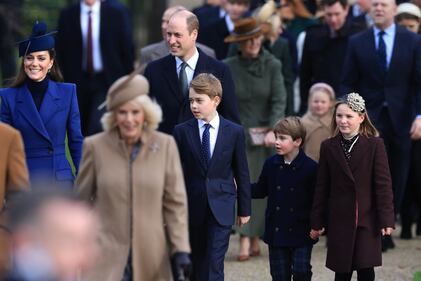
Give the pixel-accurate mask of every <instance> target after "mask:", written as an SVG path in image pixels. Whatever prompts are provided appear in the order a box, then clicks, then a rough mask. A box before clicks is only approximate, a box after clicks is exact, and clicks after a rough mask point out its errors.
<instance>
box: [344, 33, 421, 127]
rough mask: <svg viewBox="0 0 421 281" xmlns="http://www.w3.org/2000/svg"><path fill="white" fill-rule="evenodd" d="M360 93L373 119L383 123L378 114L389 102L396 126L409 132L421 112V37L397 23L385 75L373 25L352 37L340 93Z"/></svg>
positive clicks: (375, 121) (378, 123)
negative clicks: (377, 50) (377, 49)
mask: <svg viewBox="0 0 421 281" xmlns="http://www.w3.org/2000/svg"><path fill="white" fill-rule="evenodd" d="M350 92H358V93H359V94H361V96H362V97H363V98H364V99H365V102H366V108H367V111H368V113H369V116H370V118H371V119H372V121H373V122H374V124H375V125H376V126H379V125H380V126H382V125H383V124H381V120H379V115H380V112H381V109H382V107H383V105H384V104H387V107H388V109H389V114H390V117H391V120H392V125H393V128H394V129H395V132H396V133H397V134H399V135H409V130H410V126H411V124H412V121H413V119H414V118H415V115H416V114H421V37H420V36H419V35H418V34H415V33H412V32H410V31H408V30H406V29H405V28H403V27H401V26H398V25H397V26H396V35H395V41H394V47H393V53H392V58H391V61H390V64H389V68H388V71H387V73H386V75H385V76H384V75H383V74H382V69H381V66H380V62H379V60H378V56H377V53H376V46H375V41H374V31H373V28H370V29H368V30H367V31H364V32H361V33H358V34H356V35H354V36H352V37H351V38H350V40H349V44H348V51H347V55H346V59H345V64H344V72H343V79H342V85H341V95H345V94H348V93H350Z"/></svg>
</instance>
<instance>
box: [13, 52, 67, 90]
mask: <svg viewBox="0 0 421 281" xmlns="http://www.w3.org/2000/svg"><path fill="white" fill-rule="evenodd" d="M48 53H49V55H50V58H51V59H53V60H54V63H53V66H52V67H51V70H50V72H49V73H48V75H49V77H50V79H51V80H53V81H56V82H63V80H64V79H63V75H62V74H61V71H60V68H59V66H58V63H57V60H56V51H55V50H54V49H51V50H48ZM24 59H25V58H24V57H23V58H22V61H21V65H20V69H19V73H18V75H17V76H16V77H15V79H14V80H13V82H11V83H10V85H9V87H11V88H17V87H20V86H22V85H23V84H24V83H25V80H26V78H27V77H28V76H27V75H26V73H25V70H24V66H23V60H24Z"/></svg>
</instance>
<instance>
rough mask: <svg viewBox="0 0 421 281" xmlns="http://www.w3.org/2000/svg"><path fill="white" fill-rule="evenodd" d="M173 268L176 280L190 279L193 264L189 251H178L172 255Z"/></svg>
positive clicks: (184, 280)
mask: <svg viewBox="0 0 421 281" xmlns="http://www.w3.org/2000/svg"><path fill="white" fill-rule="evenodd" d="M171 268H172V273H173V277H174V281H186V280H189V278H190V274H191V270H192V265H191V261H190V258H189V254H188V253H184V252H177V253H175V254H174V255H173V256H172V257H171Z"/></svg>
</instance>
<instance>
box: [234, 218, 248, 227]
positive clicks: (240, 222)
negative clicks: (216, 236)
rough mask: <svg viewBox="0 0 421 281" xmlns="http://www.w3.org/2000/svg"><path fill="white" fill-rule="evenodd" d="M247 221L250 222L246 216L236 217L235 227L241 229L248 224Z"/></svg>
mask: <svg viewBox="0 0 421 281" xmlns="http://www.w3.org/2000/svg"><path fill="white" fill-rule="evenodd" d="M249 220H250V216H248V217H241V216H238V217H237V225H238V226H239V227H242V226H243V225H245V224H246V223H248V222H249Z"/></svg>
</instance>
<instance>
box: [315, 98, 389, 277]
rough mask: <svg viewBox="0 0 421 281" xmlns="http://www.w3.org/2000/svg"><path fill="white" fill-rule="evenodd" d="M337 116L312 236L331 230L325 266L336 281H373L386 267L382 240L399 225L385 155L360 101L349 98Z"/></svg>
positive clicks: (326, 146) (325, 150) (323, 157)
mask: <svg viewBox="0 0 421 281" xmlns="http://www.w3.org/2000/svg"><path fill="white" fill-rule="evenodd" d="M333 116H334V118H333V119H332V132H333V136H334V137H332V138H330V139H327V140H326V141H324V142H323V143H322V145H321V149H320V162H319V171H318V178H317V184H316V191H315V196H314V201H313V209H312V214H311V229H312V230H311V232H310V236H311V238H313V239H316V238H318V237H319V236H320V235H321V234H322V233H323V232H324V230H325V228H326V229H327V230H328V244H327V248H328V250H327V260H326V266H327V267H328V268H329V269H331V270H333V271H335V273H336V274H335V281H341V280H351V277H352V272H353V270H357V272H358V280H360V281H361V280H364V281H366V280H367V281H368V280H370V281H371V280H374V267H375V266H380V265H381V264H382V256H381V236H382V235H390V234H391V233H392V230H393V228H394V223H395V222H394V212H393V193H392V185H391V184H392V183H391V178H390V172H389V166H388V161H387V155H386V151H385V147H384V144H383V141H382V139H381V138H378V137H377V136H378V132H377V130H376V129H375V128H374V126H373V125H372V123H371V122H370V119H369V118H368V115H367V112H366V109H365V102H364V99H363V98H362V97H361V96H360V95H358V94H356V93H351V94H348V95H347V96H346V97H345V99H344V100H342V101H339V102H338V103H337V104H336V106H335V108H334V114H333Z"/></svg>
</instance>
